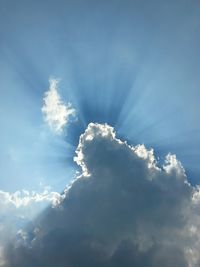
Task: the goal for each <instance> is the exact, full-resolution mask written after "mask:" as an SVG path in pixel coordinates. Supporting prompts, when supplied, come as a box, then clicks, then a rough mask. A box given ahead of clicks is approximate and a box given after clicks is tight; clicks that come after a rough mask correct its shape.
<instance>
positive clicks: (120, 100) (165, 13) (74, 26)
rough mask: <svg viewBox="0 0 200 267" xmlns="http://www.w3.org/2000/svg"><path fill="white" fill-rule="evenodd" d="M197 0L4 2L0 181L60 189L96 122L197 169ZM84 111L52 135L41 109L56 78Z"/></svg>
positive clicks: (0, 17) (7, 185)
mask: <svg viewBox="0 0 200 267" xmlns="http://www.w3.org/2000/svg"><path fill="white" fill-rule="evenodd" d="M199 14H200V2H199V1H195V0H194V1H189V0H180V1H179V0H173V1H170V0H169V1H162V0H157V1H156V0H153V1H143V0H138V1H134V0H132V1H117V0H115V1H112V0H111V1H87V0H86V1H64V0H63V1H61V0H58V1H50V0H49V1H28V0H24V1H23V0H21V1H14V0H13V1H10V0H1V2H0V73H1V79H0V90H1V91H0V93H1V94H0V112H1V117H0V126H1V139H0V168H1V174H0V188H1V189H3V190H10V191H14V190H17V189H23V188H26V189H33V188H34V189H37V188H38V186H39V183H42V184H44V185H45V184H48V185H52V187H54V188H55V189H57V190H62V189H63V188H64V186H65V184H66V183H67V182H68V181H69V180H70V179H71V177H72V175H73V168H72V167H73V166H72V158H73V156H74V151H75V148H76V145H77V142H78V137H79V135H80V133H82V132H83V131H84V129H85V128H86V126H87V124H88V123H89V122H91V121H92V122H107V123H109V124H111V125H112V126H114V127H115V129H116V131H117V135H118V136H119V137H121V138H122V139H123V140H128V142H129V143H132V144H138V143H144V144H145V145H147V147H153V148H154V149H155V151H156V155H157V156H159V157H161V159H162V157H163V156H164V155H165V154H167V153H168V152H172V153H175V154H176V155H177V158H178V159H180V160H181V162H182V163H183V166H184V168H185V169H186V172H187V173H188V175H189V180H190V181H192V182H195V183H199V177H200V176H199V175H200V167H199V159H200V152H199V147H200V120H199V114H200V105H199V101H200V75H199V71H200V16H199ZM50 76H53V77H56V78H59V79H60V80H61V81H60V84H59V92H60V94H61V95H62V98H63V99H64V100H66V101H67V102H68V101H70V102H71V103H72V104H73V106H74V107H75V108H76V110H77V111H78V117H79V118H78V121H76V122H73V123H71V125H69V126H68V129H67V133H66V134H65V135H63V136H55V135H54V134H53V133H51V132H50V131H49V129H48V127H46V125H45V124H44V122H43V118H42V114H41V107H42V101H43V95H44V92H45V91H46V90H47V89H48V86H49V83H48V80H49V77H50Z"/></svg>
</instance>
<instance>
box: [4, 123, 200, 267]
mask: <svg viewBox="0 0 200 267" xmlns="http://www.w3.org/2000/svg"><path fill="white" fill-rule="evenodd" d="M76 153H77V156H76V158H75V161H76V162H77V164H78V165H79V166H80V167H81V169H82V173H81V174H80V176H78V177H77V178H76V180H75V181H73V183H72V184H71V185H70V186H69V188H67V189H66V190H65V198H64V200H63V201H62V203H61V204H60V205H59V206H57V207H55V208H49V209H47V210H46V211H45V212H44V213H43V214H41V216H40V217H38V218H37V219H36V220H35V221H34V223H33V225H31V226H28V227H27V229H24V231H23V232H22V233H23V235H21V237H20V238H19V237H18V238H16V240H14V241H13V242H12V244H10V245H9V246H8V247H7V249H6V250H5V260H6V262H7V263H6V264H4V266H6V267H19V266H20V267H36V266H37V267H45V266H48V267H55V266H56V267H80V266H81V267H118V266H119V267H121V266H125V267H129V266H131V267H133V266H137V267H146V266H148V267H160V266H163V267H172V266H176V267H197V266H199V262H200V261H199V255H198V250H199V247H200V246H199V240H200V238H199V233H198V230H197V229H198V226H199V225H198V224H199V223H198V222H199V208H198V206H199V202H200V196H199V195H200V194H199V191H198V188H194V187H192V186H191V185H190V184H189V183H188V182H187V177H186V175H185V172H184V169H183V167H182V165H181V163H180V162H179V161H178V160H177V159H176V157H175V156H174V155H170V154H169V155H168V156H167V157H166V161H165V164H164V165H163V166H162V167H160V168H159V167H157V162H156V159H155V156H154V153H153V150H147V149H146V148H145V147H144V146H143V145H139V146H136V147H131V146H129V145H128V144H127V143H126V142H122V141H120V140H119V139H117V138H116V136H115V133H114V130H113V128H111V127H109V126H108V125H100V124H93V123H91V124H89V126H88V128H87V129H86V131H85V133H84V134H83V135H82V136H81V137H80V141H79V146H78V148H77V151H76ZM24 239H25V241H26V242H24Z"/></svg>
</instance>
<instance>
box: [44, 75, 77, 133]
mask: <svg viewBox="0 0 200 267" xmlns="http://www.w3.org/2000/svg"><path fill="white" fill-rule="evenodd" d="M49 82H50V88H49V90H48V91H47V92H46V93H45V96H44V103H43V107H42V113H43V114H44V120H45V121H46V122H47V123H48V125H49V127H50V128H51V130H52V131H54V132H55V133H58V134H59V133H61V132H62V131H63V129H64V127H65V126H66V125H67V123H68V121H69V119H70V117H72V116H75V114H76V111H75V109H74V108H73V107H72V105H71V103H68V104H64V103H63V102H62V100H61V97H60V95H59V93H58V91H57V89H58V80H56V79H50V81H49Z"/></svg>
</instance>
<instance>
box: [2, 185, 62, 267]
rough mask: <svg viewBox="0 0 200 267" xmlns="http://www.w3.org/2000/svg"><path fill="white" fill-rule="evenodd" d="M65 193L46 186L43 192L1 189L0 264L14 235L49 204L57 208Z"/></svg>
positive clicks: (21, 231) (19, 233)
mask: <svg viewBox="0 0 200 267" xmlns="http://www.w3.org/2000/svg"><path fill="white" fill-rule="evenodd" d="M62 198H63V195H61V194H59V193H57V192H53V191H50V188H48V187H46V188H45V189H44V191H43V192H40V193H39V192H34V191H32V192H30V191H27V190H22V191H16V192H15V193H10V192H5V191H2V190H0V266H2V264H3V262H4V261H3V251H4V245H5V244H6V243H7V242H8V241H10V240H12V238H13V236H15V235H16V234H17V236H18V237H19V235H21V233H23V230H21V227H24V225H25V224H27V223H30V222H31V221H32V220H33V219H34V218H35V216H36V215H38V214H39V213H40V212H41V211H42V210H44V209H45V208H46V207H47V206H48V205H51V206H52V208H55V207H56V206H57V205H59V203H60V202H61V201H62Z"/></svg>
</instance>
